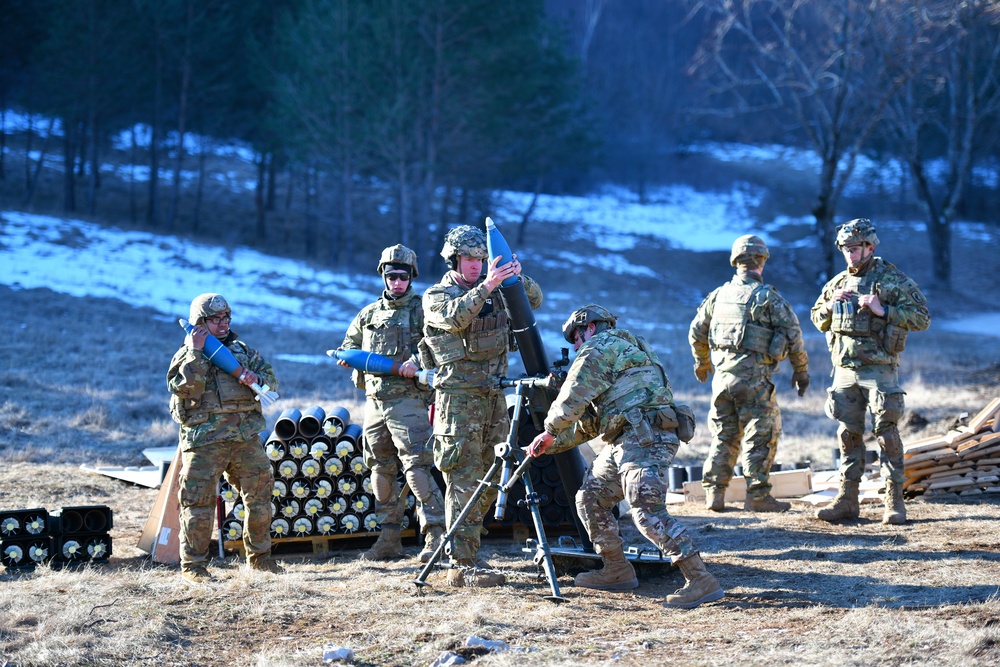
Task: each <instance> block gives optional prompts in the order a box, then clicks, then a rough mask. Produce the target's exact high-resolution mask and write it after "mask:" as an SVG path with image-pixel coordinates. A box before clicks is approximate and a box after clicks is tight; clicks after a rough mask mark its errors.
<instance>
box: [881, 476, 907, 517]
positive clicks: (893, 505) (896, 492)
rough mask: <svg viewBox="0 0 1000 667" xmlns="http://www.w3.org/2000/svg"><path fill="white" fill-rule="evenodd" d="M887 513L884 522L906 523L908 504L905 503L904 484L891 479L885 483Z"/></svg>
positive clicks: (884, 515)
mask: <svg viewBox="0 0 1000 667" xmlns="http://www.w3.org/2000/svg"><path fill="white" fill-rule="evenodd" d="M884 502H885V513H884V514H883V515H882V523H885V524H892V525H895V526H898V525H901V524H904V523H906V505H905V504H903V486H902V485H901V484H899V483H898V482H894V481H892V480H891V479H890V480H888V481H886V483H885V498H884Z"/></svg>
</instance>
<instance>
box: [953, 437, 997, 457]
mask: <svg viewBox="0 0 1000 667" xmlns="http://www.w3.org/2000/svg"><path fill="white" fill-rule="evenodd" d="M993 443H997V444H1000V433H989V434H987V435H984V436H983V437H981V438H979V439H977V440H970V441H968V442H963V443H962V444H961V445H959V446H958V448H957V451H958V452H959V453H962V452H964V451H967V450H970V449H981V448H983V447H986V446H988V445H991V444H993Z"/></svg>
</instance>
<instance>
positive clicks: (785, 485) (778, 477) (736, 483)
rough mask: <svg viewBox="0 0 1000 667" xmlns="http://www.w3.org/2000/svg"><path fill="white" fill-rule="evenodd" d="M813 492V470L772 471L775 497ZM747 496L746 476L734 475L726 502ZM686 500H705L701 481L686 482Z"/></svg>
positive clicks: (740, 500) (787, 496)
mask: <svg viewBox="0 0 1000 667" xmlns="http://www.w3.org/2000/svg"><path fill="white" fill-rule="evenodd" d="M810 493H812V471H811V470H809V469H808V468H800V469H799V470H779V471H777V472H772V473H771V495H773V496H774V497H775V498H799V497H802V496H805V495H808V494H810ZM746 498H747V482H746V478H745V477H733V478H732V479H731V480H729V486H728V487H726V502H727V503H729V502H743V501H744V500H746ZM684 500H685V501H686V502H689V503H691V502H705V487H703V486H702V485H701V482H684Z"/></svg>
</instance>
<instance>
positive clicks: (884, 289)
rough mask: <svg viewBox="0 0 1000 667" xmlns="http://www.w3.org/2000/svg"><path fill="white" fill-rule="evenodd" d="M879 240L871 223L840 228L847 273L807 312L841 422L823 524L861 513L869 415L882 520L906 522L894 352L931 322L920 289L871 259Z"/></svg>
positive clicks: (830, 407) (832, 413)
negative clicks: (833, 489)
mask: <svg viewBox="0 0 1000 667" xmlns="http://www.w3.org/2000/svg"><path fill="white" fill-rule="evenodd" d="M878 242H879V240H878V235H877V234H876V229H875V225H873V224H872V222H871V220H867V219H865V218H858V219H856V220H851V221H850V222H847V223H845V224H844V225H841V227H840V228H839V229H838V230H837V238H836V244H837V248H838V249H839V250H840V252H841V254H843V256H844V261H845V262H846V263H847V269H846V270H845V271H842V272H840V273H838V274H837V275H836V276H834V277H833V279H832V280H830V281H829V282H828V283H827V284H826V285H824V286H823V292H822V293H821V294H820V296H819V298H818V299H817V300H816V303H815V305H813V307H812V313H811V318H812V321H813V324H815V325H816V328H817V329H819V330H820V331H822V332H824V333H826V341H827V345H828V347H829V348H830V355H831V357H832V359H833V385H832V386H831V387H830V389H829V397H828V398H827V401H826V414H827V416H828V417H830V418H831V419H835V420H836V421H837V422H839V424H840V426H839V428H838V429H837V440H838V445H839V447H840V454H841V458H840V490H839V492H838V493H837V497H836V498H834V501H833V503H832V504H831V505H830V506H829V507H825V508H823V509H821V510H819V511H818V512H817V513H816V517H817V518H818V519H822V520H824V521H842V520H845V519H857V518H858V516H859V514H860V507H859V505H858V486H859V483H860V481H861V476H862V475H863V474H864V469H865V443H864V433H865V417H866V413H867V412H871V415H872V432H873V433H874V434H875V437H876V438H877V439H878V444H879V447H880V449H881V457H880V458H881V466H882V470H881V473H882V479H884V480H885V495H884V505H885V512H884V514H883V516H882V523H886V524H902V523H906V506H905V505H904V503H903V481H904V476H903V442H902V440H901V439H900V437H899V428H898V426H897V423H898V422H899V419H900V418H901V417H902V416H903V408H904V403H903V396H904V395H905V394H904V392H903V388H902V387H900V386H899V372H898V369H899V355H900V353H901V352H902V351H903V349H904V348H905V346H906V337H907V335H908V333H909V332H910V331H924V330H925V329H927V328H928V327H929V326H930V323H931V318H930V313H929V312H928V310H927V299H925V298H924V295H923V293H922V292H921V291H920V288H919V287H917V284H916V283H915V282H913V280H911V279H910V278H909V277H908V276H907V275H906V274H905V273H903V272H902V271H900V270H899V269H897V268H896V267H895V266H893V265H892V264H890V263H889V262H887V261H885V260H884V259H882V258H881V257H876V256H875V246H876V245H878Z"/></svg>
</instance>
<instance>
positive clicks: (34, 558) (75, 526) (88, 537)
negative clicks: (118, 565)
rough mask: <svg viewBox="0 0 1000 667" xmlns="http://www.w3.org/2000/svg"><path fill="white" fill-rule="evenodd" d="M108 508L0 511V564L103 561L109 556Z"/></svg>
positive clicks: (24, 564)
mask: <svg viewBox="0 0 1000 667" xmlns="http://www.w3.org/2000/svg"><path fill="white" fill-rule="evenodd" d="M112 526H113V517H112V513H111V509H110V508H108V507H106V506H103V505H92V506H85V507H63V508H62V509H61V510H58V511H56V512H53V513H51V514H50V513H49V512H48V511H47V510H45V509H43V508H36V509H27V510H0V564H2V565H3V566H4V567H5V568H7V569H15V568H26V567H34V566H36V565H41V564H43V563H48V562H50V561H51V562H53V563H56V564H59V565H63V564H69V563H86V562H95V563H100V562H106V561H107V560H108V559H109V558H110V557H111V535H110V534H109V532H110V530H111V528H112Z"/></svg>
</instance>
